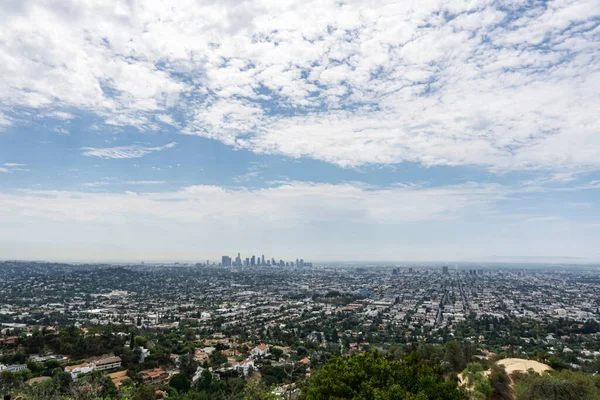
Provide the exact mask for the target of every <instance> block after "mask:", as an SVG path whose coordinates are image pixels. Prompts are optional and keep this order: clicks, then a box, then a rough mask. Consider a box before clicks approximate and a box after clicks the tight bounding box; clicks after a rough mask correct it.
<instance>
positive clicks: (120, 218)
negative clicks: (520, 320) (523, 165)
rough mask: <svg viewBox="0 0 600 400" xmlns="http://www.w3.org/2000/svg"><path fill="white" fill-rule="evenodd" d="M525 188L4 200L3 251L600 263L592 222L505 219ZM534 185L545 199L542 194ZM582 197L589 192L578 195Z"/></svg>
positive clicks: (59, 195)
mask: <svg viewBox="0 0 600 400" xmlns="http://www.w3.org/2000/svg"><path fill="white" fill-rule="evenodd" d="M524 189H525V188H524V187H523V186H521V185H518V186H502V185H498V184H483V183H480V184H477V183H466V184H459V185H450V186H442V187H424V186H419V185H406V186H398V187H396V186H393V187H381V188H379V187H372V186H367V185H364V184H361V183H346V184H337V185H331V184H322V183H310V182H293V181H292V182H285V183H279V184H276V185H275V186H273V187H269V188H261V189H247V188H223V187H218V186H210V185H197V186H190V187H185V188H182V189H180V190H176V191H170V192H151V191H139V192H138V191H132V190H131V188H129V191H127V192H124V193H114V192H112V193H111V192H94V191H89V192H88V191H58V190H21V191H17V192H12V193H6V192H5V193H0V243H2V244H3V245H4V246H8V247H10V245H11V243H13V242H14V243H15V246H13V249H12V250H10V251H9V252H8V254H14V255H11V257H25V256H26V255H27V254H28V253H27V252H25V251H23V252H22V253H18V252H17V251H16V250H14V249H16V248H21V247H30V248H32V249H36V252H35V254H36V255H37V257H40V258H44V257H47V254H49V253H45V250H44V243H50V242H48V237H52V238H53V239H52V241H51V243H52V246H59V248H61V249H64V251H63V257H75V256H76V255H79V256H80V257H82V258H88V259H89V258H90V257H91V254H101V256H99V258H102V259H110V258H113V257H114V255H115V254H117V253H118V254H126V255H127V258H129V257H139V256H134V255H135V254H143V259H151V258H154V259H156V258H157V257H158V256H156V255H153V254H155V253H154V252H155V251H159V250H161V249H163V250H164V249H167V250H169V256H168V257H165V258H171V259H172V258H176V259H181V258H183V256H182V255H183V254H193V258H196V259H202V258H206V257H208V254H210V255H213V256H218V255H219V254H215V252H219V253H220V252H221V251H223V252H225V251H229V252H230V253H233V252H234V251H235V252H237V251H242V252H244V253H246V254H247V253H249V252H250V251H257V250H261V251H262V250H263V249H265V247H267V248H270V249H272V251H273V252H274V251H277V252H278V253H279V252H285V253H286V254H289V255H291V256H293V255H294V253H296V254H304V255H306V257H305V258H308V256H309V255H310V257H315V258H316V257H320V258H321V259H323V258H324V259H352V258H357V257H363V259H364V257H367V258H372V259H376V260H381V259H387V260H390V259H405V260H406V259H425V260H427V259H428V260H433V259H435V260H438V259H443V258H446V259H447V258H453V259H469V258H471V259H472V258H476V257H478V256H489V255H490V254H508V255H513V254H516V255H535V254H541V253H543V254H546V255H577V256H588V257H591V256H597V254H594V251H595V248H596V247H595V246H593V244H594V243H595V241H596V238H597V233H598V230H597V229H598V228H597V226H596V225H595V224H597V221H594V220H589V221H575V220H570V219H569V218H567V217H561V218H557V217H556V216H555V215H552V214H549V215H544V214H543V213H538V212H536V211H535V210H534V209H532V208H531V209H527V208H526V207H525V208H524V210H525V211H523V213H521V214H519V215H516V214H515V215H511V214H510V213H509V214H507V213H506V212H504V211H503V210H504V207H505V205H506V204H507V203H511V204H513V205H514V204H515V203H518V202H519V201H521V199H520V198H521V197H522V195H523V194H530V193H531V192H530V191H525V192H524ZM533 189H535V190H536V191H537V195H539V196H546V195H547V194H545V192H544V191H545V190H547V189H548V188H543V187H538V188H533ZM585 189H591V187H582V188H580V189H579V190H585ZM492 228H493V229H492ZM157 231H160V232H168V235H156V232H157ZM248 232H252V234H251V235H248ZM82 238H85V239H84V241H82ZM240 247H242V248H241V249H240ZM92 248H93V249H92ZM101 248H102V249H104V251H103V252H101V251H100V249H101ZM226 249H229V250H226ZM267 250H268V249H267ZM267 250H265V252H266V253H267V254H268V253H270V252H268V251H267ZM65 254H68V255H67V256H65ZM225 254H227V253H225ZM274 254H275V255H276V254H277V253H274ZM279 254H281V253H279ZM158 258H160V257H158ZM163 259H164V258H163Z"/></svg>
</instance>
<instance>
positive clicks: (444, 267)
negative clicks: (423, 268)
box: [442, 265, 449, 275]
mask: <svg viewBox="0 0 600 400" xmlns="http://www.w3.org/2000/svg"><path fill="white" fill-rule="evenodd" d="M442 273H444V274H446V275H448V273H449V272H448V266H447V265H444V266H443V267H442Z"/></svg>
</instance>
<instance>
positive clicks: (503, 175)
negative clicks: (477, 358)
mask: <svg viewBox="0 0 600 400" xmlns="http://www.w3.org/2000/svg"><path fill="white" fill-rule="evenodd" d="M175 4H176V5H175ZM367 5H368V6H367ZM0 16H1V17H2V24H0V259H6V258H23V259H61V260H147V261H149V260H167V259H172V260H200V259H207V258H210V259H216V258H217V257H220V255H221V254H229V255H234V254H235V253H237V252H238V251H239V252H241V253H242V254H243V255H250V253H253V254H262V253H264V254H265V255H267V256H274V257H277V258H280V257H281V258H296V257H304V258H305V259H313V260H367V259H368V260H478V259H489V258H490V257H495V256H512V257H539V256H544V257H581V258H582V259H586V260H600V246H598V243H600V202H599V199H600V118H599V116H600V2H599V1H598V0H581V1H577V0H555V1H542V0H539V1H521V0H499V1H494V0H455V1H452V0H446V1H435V0H419V1H412V0H406V1H383V0H382V1H378V0H375V1H370V2H364V1H352V0H349V1H339V0H335V1H333V0H332V1H328V0H327V1H326V0H318V1H313V2H311V1H309V0H302V1H294V0H286V1H279V0H257V1H254V0H247V1H237V0H221V1H187V2H186V1H177V2H171V1H143V2H142V1H136V0H130V1H112V2H111V1H106V0H87V1H69V0H61V1H55V0H8V1H6V0H5V1H2V2H0Z"/></svg>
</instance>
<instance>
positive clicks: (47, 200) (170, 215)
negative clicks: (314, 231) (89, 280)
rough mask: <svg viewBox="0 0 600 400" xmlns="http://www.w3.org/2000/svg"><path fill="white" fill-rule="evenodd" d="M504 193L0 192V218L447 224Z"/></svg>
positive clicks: (462, 188) (303, 189)
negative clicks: (419, 222) (432, 221)
mask: <svg viewBox="0 0 600 400" xmlns="http://www.w3.org/2000/svg"><path fill="white" fill-rule="evenodd" d="M146 183H148V182H146ZM152 183H153V184H154V183H157V182H152ZM105 184H107V182H105V181H100V182H92V183H88V184H86V185H85V186H89V187H96V186H100V185H105ZM137 184H140V182H137ZM510 194H511V191H510V190H509V189H508V188H503V187H501V186H499V185H496V184H475V183H468V184H462V185H455V186H447V187H438V188H424V187H418V186H407V187H391V188H380V189H378V188H371V187H368V186H364V185H362V184H358V183H354V184H351V183H348V184H339V185H331V184H318V183H310V182H287V183H281V184H279V185H277V186H274V187H270V188H262V189H253V190H250V189H246V188H230V189H228V188H223V187H218V186H207V185H197V186H189V187H185V188H183V189H182V190H180V191H176V192H168V193H162V192H161V193H152V192H150V193H144V192H141V193H132V192H128V193H88V192H69V191H55V190H53V191H40V190H23V191H20V192H19V193H17V194H7V193H4V194H0V205H1V207H0V208H2V210H3V211H2V212H0V220H1V219H2V218H9V219H10V218H15V217H16V216H19V218H24V217H32V216H35V217H36V218H37V217H39V218H44V219H51V220H65V221H79V222H85V221H105V222H108V223H111V222H112V223H120V222H124V221H126V220H130V219H131V220H132V221H133V220H134V219H135V218H138V217H139V216H144V218H153V219H159V220H161V219H164V220H172V221H177V222H180V223H198V224H202V223H207V224H209V223H210V224H212V223H214V222H215V221H217V220H218V221H226V220H229V219H234V220H239V222H240V223H241V222H244V223H254V222H257V221H260V220H263V221H270V223H291V224H294V223H296V224H302V223H304V222H315V221H335V220H339V219H347V220H350V221H354V222H365V223H378V224H396V223H402V222H407V221H421V220H431V219H438V220H439V219H448V218H454V217H456V215H458V213H460V212H462V211H463V210H465V209H467V208H468V209H470V210H471V211H473V210H475V209H477V208H481V209H485V208H486V207H487V206H488V205H490V204H493V203H494V202H497V201H500V200H502V199H506V198H508V197H509V196H510ZM40 199H43V201H39V200H40ZM73 210H77V211H76V212H73Z"/></svg>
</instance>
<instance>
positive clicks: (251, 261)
mask: <svg viewBox="0 0 600 400" xmlns="http://www.w3.org/2000/svg"><path fill="white" fill-rule="evenodd" d="M250 265H251V266H252V267H254V266H255V265H256V257H255V256H252V258H251V259H250Z"/></svg>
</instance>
